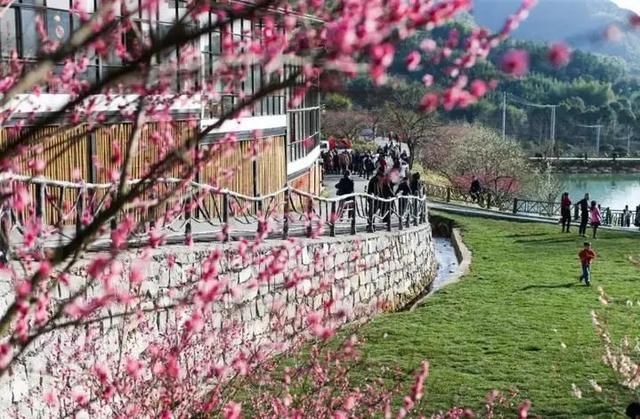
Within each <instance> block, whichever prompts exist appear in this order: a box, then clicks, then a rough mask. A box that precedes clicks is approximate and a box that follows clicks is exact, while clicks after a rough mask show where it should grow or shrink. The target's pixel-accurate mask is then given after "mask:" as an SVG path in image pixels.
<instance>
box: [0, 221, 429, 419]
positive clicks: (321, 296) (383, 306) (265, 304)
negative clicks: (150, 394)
mask: <svg viewBox="0 0 640 419" xmlns="http://www.w3.org/2000/svg"><path fill="white" fill-rule="evenodd" d="M283 245H285V246H284V247H283ZM214 248H218V249H221V254H220V258H219V259H218V260H217V262H216V264H217V267H216V268H217V272H218V277H220V278H225V279H226V281H228V285H229V287H239V288H242V289H244V292H243V293H242V295H241V297H239V298H240V301H233V302H231V301H226V302H225V303H224V305H225V307H221V308H224V310H220V314H218V313H216V316H218V318H217V322H219V323H220V324H221V325H222V324H223V323H224V322H226V321H228V320H233V321H235V322H237V323H238V324H241V325H242V329H243V330H242V334H241V336H242V338H241V339H242V340H252V341H257V340H263V339H266V340H267V341H268V340H269V337H270V335H271V334H272V332H273V331H272V327H273V326H272V323H271V320H272V319H271V317H270V316H271V313H270V308H271V307H272V305H273V304H274V302H275V301H280V302H281V303H283V304H284V311H283V312H284V317H285V321H286V322H287V328H288V329H289V331H290V332H295V330H294V329H295V328H296V325H298V326H301V325H302V326H303V325H304V319H305V316H306V314H307V313H309V312H310V311H315V310H321V309H322V307H323V306H324V304H325V303H327V302H328V301H333V302H334V305H333V307H332V311H341V312H344V313H348V315H347V317H346V319H347V320H348V321H353V320H359V319H362V318H363V317H365V316H369V315H371V314H373V313H375V312H376V311H380V310H390V309H399V308H401V307H403V306H404V305H406V304H407V303H408V302H410V301H411V300H413V299H414V298H416V297H417V296H419V295H420V294H421V292H423V291H424V290H425V288H427V287H429V285H430V284H431V282H432V281H433V280H434V278H435V275H436V273H437V266H436V259H435V255H434V249H433V243H432V237H431V227H430V226H429V224H425V225H421V226H416V227H411V228H407V229H405V230H403V231H394V232H377V233H375V234H361V235H356V236H342V237H335V238H330V237H326V238H318V239H302V240H299V241H296V242H295V243H292V242H281V241H268V242H266V243H265V244H263V245H262V246H261V247H260V248H259V249H257V251H256V252H254V253H253V254H254V256H253V259H252V258H247V257H244V258H243V256H242V251H241V250H240V249H238V245H237V243H236V244H234V243H230V244H227V245H224V246H220V245H216V246H215V247H214V246H211V245H207V244H202V243H201V244H196V245H194V246H193V247H191V248H186V247H184V246H166V247H163V248H161V249H156V250H154V253H153V255H152V259H151V260H152V261H151V263H150V264H149V265H148V266H146V268H145V269H146V277H145V279H144V281H143V282H142V284H141V288H140V290H139V294H140V295H144V296H146V298H148V299H149V300H150V301H155V302H158V301H165V302H167V301H169V300H170V299H171V298H174V299H175V298H179V295H180V294H179V293H177V294H176V293H175V290H176V289H183V288H185V287H188V286H189V285H190V286H191V287H192V289H195V287H197V286H198V285H197V279H199V278H201V277H202V273H203V271H204V270H205V269H207V265H208V264H209V262H210V260H211V259H210V257H211V254H212V250H213V249H214ZM283 248H286V249H287V251H286V252H283V251H282V249H283ZM274 252H275V253H277V254H274ZM255 255H259V256H255ZM256 257H258V259H256ZM278 258H279V259H280V260H282V265H281V266H280V268H281V269H280V272H279V273H275V274H273V275H272V276H270V279H269V280H268V281H261V280H260V278H259V276H260V273H261V272H262V271H265V270H268V269H269V266H273V261H274V260H277V259H278ZM169 260H171V262H169ZM122 263H123V269H124V270H125V271H127V270H128V268H129V266H130V265H131V263H132V261H131V260H128V259H127V257H126V256H125V257H123V260H122ZM209 268H210V266H209ZM125 277H127V276H125ZM294 279H295V280H296V281H297V283H296V285H295V286H291V281H292V280H294ZM86 281H87V275H86V273H85V271H84V269H82V268H80V269H79V270H77V271H76V272H75V273H74V276H73V277H72V280H71V283H72V286H71V287H70V288H71V290H68V289H65V288H64V287H63V288H58V289H57V290H56V291H55V294H56V295H54V297H55V298H66V297H68V296H69V295H70V292H71V291H73V288H75V287H77V286H80V285H82V284H86ZM3 282H4V284H3V285H8V284H7V283H6V282H5V281H2V278H0V284H2V283H3ZM94 282H96V281H94ZM73 284H75V286H73ZM97 286H99V285H97ZM170 289H173V290H174V291H173V293H172V292H169V291H168V290H170ZM310 290H315V292H310ZM94 292H95V293H96V294H98V292H97V290H95V289H93V287H90V288H89V289H88V291H87V294H88V295H91V294H92V293H94ZM3 303H4V305H5V307H6V304H8V300H5V301H4V302H3ZM0 308H2V307H0ZM222 313H224V314H222ZM148 315H149V316H155V317H154V318H153V319H150V320H152V323H153V324H155V325H157V328H158V329H160V331H159V332H161V329H163V328H166V325H167V324H168V323H171V322H172V321H173V320H175V319H176V317H175V316H176V314H175V313H171V312H167V311H160V312H153V313H150V314H148ZM117 322H118V319H108V320H105V321H104V323H105V330H104V332H103V333H104V334H105V336H107V335H108V333H110V332H109V330H111V331H113V325H114V324H117ZM105 339H107V338H105ZM110 344H113V342H111V343H110ZM136 345H137V346H144V342H142V343H141V342H136ZM36 352H37V351H36ZM33 356H34V357H41V356H42V353H35V354H33ZM31 361H33V358H29V359H27V360H26V362H23V363H21V365H19V366H18V367H17V368H15V369H14V371H13V373H12V375H11V379H10V380H4V382H3V383H1V384H0V386H2V388H0V394H3V396H2V397H0V412H2V411H3V410H4V409H5V408H6V407H7V404H14V405H15V404H16V403H20V402H21V401H22V400H24V398H25V397H28V396H27V394H28V388H29V387H30V386H31V385H37V384H34V383H37V382H38V381H39V379H40V377H36V376H33V375H31V376H30V375H29V373H28V372H26V371H29V368H27V367H28V366H29V364H30V362H31ZM22 368H24V372H23V371H22ZM37 416H40V415H37Z"/></svg>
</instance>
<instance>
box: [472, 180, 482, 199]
mask: <svg viewBox="0 0 640 419" xmlns="http://www.w3.org/2000/svg"><path fill="white" fill-rule="evenodd" d="M480 192H482V186H481V185H480V180H479V179H478V178H477V177H476V176H474V177H473V179H472V180H471V188H469V194H470V195H471V199H473V200H474V201H476V202H478V203H480Z"/></svg>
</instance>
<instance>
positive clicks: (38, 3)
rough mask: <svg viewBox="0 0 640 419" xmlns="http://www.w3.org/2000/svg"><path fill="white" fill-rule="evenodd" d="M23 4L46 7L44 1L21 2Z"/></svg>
mask: <svg viewBox="0 0 640 419" xmlns="http://www.w3.org/2000/svg"><path fill="white" fill-rule="evenodd" d="M20 3H23V4H35V5H37V6H44V0H21V1H20Z"/></svg>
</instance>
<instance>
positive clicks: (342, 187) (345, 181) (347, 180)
mask: <svg viewBox="0 0 640 419" xmlns="http://www.w3.org/2000/svg"><path fill="white" fill-rule="evenodd" d="M353 191H354V184H353V179H351V172H349V171H348V170H345V172H344V176H343V177H342V179H340V182H338V183H336V195H338V196H343V195H350V194H352V193H353ZM353 207H354V205H353V198H347V199H342V200H340V202H339V203H338V214H339V215H340V219H342V216H343V211H344V209H345V208H346V209H347V216H349V217H350V216H351V213H350V212H351V211H353V209H354V208H353Z"/></svg>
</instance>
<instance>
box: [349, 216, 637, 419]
mask: <svg viewBox="0 0 640 419" xmlns="http://www.w3.org/2000/svg"><path fill="white" fill-rule="evenodd" d="M454 220H455V221H456V222H457V223H458V224H459V225H460V227H461V228H462V229H463V232H464V240H465V243H466V244H467V246H468V247H469V248H470V250H471V251H472V252H473V263H472V268H471V272H470V274H469V275H467V276H466V277H465V278H464V279H463V280H462V281H461V282H459V283H457V284H454V285H450V286H449V287H447V288H445V289H444V290H443V291H441V292H439V293H437V294H436V295H435V296H433V297H432V298H430V299H429V300H428V302H427V304H426V305H425V306H423V307H421V308H419V309H418V310H416V311H414V312H401V313H394V314H387V315H383V316H379V317H377V318H376V319H375V320H374V321H372V322H371V323H370V324H368V325H367V326H366V327H364V328H363V329H362V331H361V335H362V336H363V337H364V338H365V340H366V342H367V343H366V345H365V347H364V363H365V368H364V369H361V373H363V372H366V373H367V374H371V373H375V371H377V370H378V368H379V367H382V366H385V365H386V366H389V365H398V366H399V367H400V368H401V369H402V370H403V371H406V372H407V384H410V380H411V376H409V375H408V374H409V373H410V372H412V371H413V370H414V369H415V368H417V367H418V366H419V364H420V361H421V360H423V359H427V360H429V362H430V364H431V373H430V376H429V378H428V380H427V387H426V395H425V400H424V405H423V409H424V410H425V411H426V412H434V411H437V410H439V409H443V408H446V407H451V406H453V405H457V406H467V407H472V408H475V409H479V408H481V407H482V406H483V401H484V399H485V396H486V394H487V393H488V392H489V391H491V390H492V389H498V390H505V391H507V390H510V389H514V390H517V391H518V393H519V397H520V398H522V399H525V398H528V399H530V400H531V401H532V403H533V409H532V411H531V413H532V414H534V415H539V416H542V417H578V418H581V417H619V416H620V415H621V414H622V412H624V407H625V406H626V405H627V404H628V403H629V402H630V401H631V400H632V399H633V398H634V395H633V394H632V393H631V392H629V391H628V390H626V389H624V388H622V387H621V386H619V385H618V384H617V382H616V379H615V377H614V375H613V374H612V372H611V371H610V369H608V367H606V366H604V365H603V363H602V360H601V357H602V353H603V349H602V345H601V343H600V341H599V339H598V337H597V336H596V334H595V332H594V329H593V326H592V323H591V315H590V313H591V311H592V310H594V309H595V310H597V311H598V312H599V313H601V314H602V315H603V316H605V317H606V319H608V321H609V323H610V325H611V329H612V330H611V331H612V333H613V335H614V339H617V340H619V339H620V338H621V336H622V335H623V334H629V335H631V336H634V337H635V336H637V335H638V333H637V331H638V324H639V322H640V316H639V314H640V307H637V303H634V305H633V306H632V307H629V306H628V305H627V300H632V301H634V302H636V301H640V287H639V285H640V284H639V282H638V278H639V273H640V272H639V271H638V269H637V268H636V267H635V266H634V265H633V264H631V263H630V262H629V260H628V258H629V256H633V255H640V235H635V234H625V233H613V232H605V231H603V232H602V234H601V237H600V238H599V239H598V240H596V241H594V248H595V250H596V252H597V253H598V255H599V257H598V259H597V261H596V262H595V264H594V266H593V270H592V281H593V283H592V286H591V287H585V286H584V285H580V284H579V283H578V275H579V273H580V266H579V262H578V260H577V252H578V251H579V250H580V247H581V245H582V242H583V239H581V238H579V237H578V236H577V235H576V234H575V231H576V230H577V229H574V232H572V233H571V234H561V233H560V226H557V227H555V226H549V225H541V224H533V223H511V222H501V221H491V220H483V219H479V218H477V219H476V218H455V217H454ZM598 286H602V287H603V288H604V289H605V291H606V292H607V294H608V295H609V296H610V297H611V299H612V302H611V304H609V305H608V306H606V307H605V306H603V305H601V304H600V303H599V300H598V291H597V287H598ZM563 344H564V345H566V348H563ZM589 380H595V381H596V382H597V383H598V384H600V385H601V386H602V388H603V391H602V392H601V393H597V392H596V391H595V390H594V389H593V388H592V387H591V386H590V384H589ZM572 384H575V385H576V386H577V387H579V388H580V389H581V390H582V398H580V399H578V398H577V397H576V396H575V395H574V394H573V393H572Z"/></svg>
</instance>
